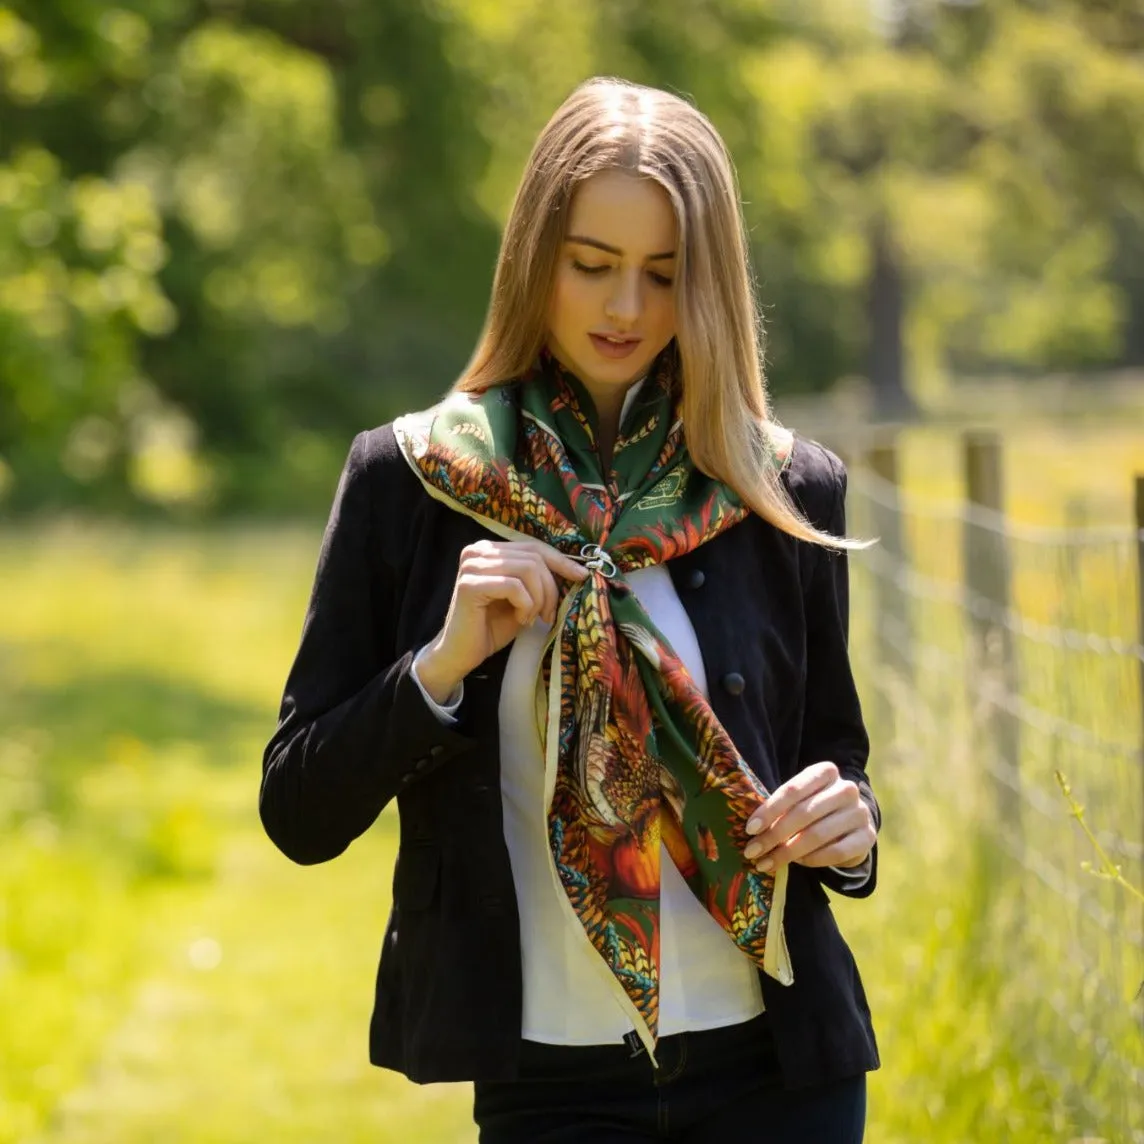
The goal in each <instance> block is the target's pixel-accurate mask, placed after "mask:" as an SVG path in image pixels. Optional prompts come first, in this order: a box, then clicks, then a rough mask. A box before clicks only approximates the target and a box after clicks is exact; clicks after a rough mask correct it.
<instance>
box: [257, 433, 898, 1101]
mask: <svg viewBox="0 0 1144 1144" xmlns="http://www.w3.org/2000/svg"><path fill="white" fill-rule="evenodd" d="M784 480H785V481H786V482H787V487H788V488H789V489H790V491H791V493H792V494H793V495H794V497H795V499H796V501H797V502H798V503H799V504H800V505H801V506H802V507H803V510H804V511H805V512H806V514H807V515H808V516H809V518H810V519H811V520H812V521H814V522H815V523H816V524H818V525H820V526H821V527H824V528H826V529H828V530H829V531H831V532H833V533H835V534H840V533H842V532H843V531H844V519H843V499H844V494H845V471H844V469H843V467H842V465H841V462H839V461H838V459H837V458H836V457H834V456H833V454H831V453H829V452H828V451H827V450H825V449H824V448H822V447H821V446H820V445H817V444H815V443H813V442H811V441H808V440H805V439H803V438H798V439H796V442H795V446H794V452H793V455H792V458H791V463H790V464H789V465H788V467H787V471H786V475H785V477H784ZM489 535H490V534H489V533H488V532H486V531H485V530H484V529H483V528H482V527H481V526H480V524H479V523H477V522H476V521H474V520H472V519H470V518H469V517H467V516H464V515H462V514H460V513H458V512H454V511H452V510H451V509H449V508H447V507H446V506H445V505H443V504H441V503H440V502H439V501H437V500H434V499H433V498H431V497H430V496H429V495H428V494H427V493H426V492H425V491H424V489H423V488H422V487H421V485H420V482H419V481H418V479H417V478H416V477H415V476H414V474H413V472H412V471H411V470H410V469H409V467H408V465H407V464H406V462H405V461H404V459H403V458H402V457H401V456H400V455H399V453H398V450H397V445H396V441H395V439H394V435H393V429H392V427H391V426H389V425H386V426H383V427H381V428H379V429H374V430H371V431H369V432H366V433H362V434H360V435H359V436H358V437H357V438H356V439H355V440H354V443H353V447H352V449H351V450H350V454H349V459H348V460H347V462H346V466H345V470H344V472H343V473H342V478H341V482H340V484H339V486H338V491H337V495H336V498H335V501H334V505H333V510H332V512H331V515H330V520H329V524H328V526H327V529H326V533H325V538H324V540H323V543H322V549H321V555H320V557H319V560H318V568H317V575H316V580H315V583H314V588H313V594H312V596H311V599H310V604H309V608H308V611H307V613H306V618H305V624H304V627H303V630H302V639H301V646H300V647H299V650H298V654H297V658H296V659H295V661H294V665H293V667H292V669H291V671H290V675H289V678H288V680H287V682H286V689H285V695H284V697H283V700H282V708H281V714H280V720H279V724H278V728H277V730H276V731H275V733H274V736H273V738H272V739H271V740H270V742H269V744H268V746H267V748H266V752H265V756H264V759H263V777H262V788H261V793H260V798H259V811H260V814H261V817H262V822H263V825H264V827H265V829H266V832H267V834H268V835H269V836H270V838H271V839H272V840H273V841H274V843H275V845H277V846H278V848H279V849H280V850H282V852H283V853H284V854H286V855H287V856H288V857H289V858H291V859H293V860H294V861H295V862H299V863H303V864H309V863H315V862H325V861H327V860H329V859H330V858H335V857H337V855H339V854H341V853H342V851H344V850H345V849H346V847H347V846H349V844H350V843H351V842H352V841H353V840H354V839H355V838H357V837H358V836H359V835H360V834H362V833H363V832H364V831H365V830H367V829H368V828H369V826H370V825H371V824H372V823H373V821H374V820H375V819H376V818H377V816H378V814H379V813H380V811H381V810H382V808H383V807H384V806H385V805H386V804H387V803H389V802H390V801H391V800H392V799H394V798H396V799H397V807H398V813H399V818H400V830H401V841H400V850H399V854H398V862H397V868H396V871H395V875H394V882H393V910H392V913H391V915H390V918H389V924H388V927H387V929H386V933H385V938H384V943H383V947H382V951H381V960H380V966H379V969H378V975H377V983H376V997H375V1005H374V1012H373V1019H372V1021H371V1025H370V1037H369V1049H370V1060H371V1061H372V1062H373V1063H374V1064H376V1065H380V1066H383V1067H386V1068H392V1069H396V1070H397V1071H398V1072H402V1073H404V1074H405V1075H406V1076H407V1077H409V1078H411V1079H412V1080H414V1081H418V1082H428V1081H455V1080H496V1079H507V1078H511V1077H513V1076H514V1075H515V1071H516V1067H517V1055H518V1046H519V1043H520V1027H521V948H520V932H519V917H518V913H517V903H516V897H515V891H514V887H513V879H512V871H511V869H510V866H509V855H508V849H507V847H506V845H505V841H504V834H503V829H502V819H501V813H502V812H501V796H500V781H499V776H500V764H499V750H498V728H497V706H498V698H499V695H500V689H501V680H502V677H503V673H504V666H505V661H506V660H507V658H508V652H509V648H507V647H506V648H504V649H503V650H502V651H500V652H498V653H497V654H496V655H494V656H492V657H491V658H490V659H488V660H486V661H485V663H484V664H482V665H481V667H480V668H478V669H477V670H476V671H474V672H472V673H471V674H470V675H469V676H468V677H467V678H466V680H465V698H464V703H463V705H462V708H461V711H460V712H459V718H460V721H459V722H458V723H457V724H456V725H455V726H452V727H450V726H446V725H443V724H442V723H441V722H440V720H439V719H438V718H437V717H436V715H435V714H434V713H433V711H432V710H431V709H430V707H429V706H428V705H427V704H426V702H425V700H424V698H423V697H422V694H421V692H420V690H419V689H418V687H417V685H416V683H415V681H414V679H413V677H412V676H411V675H410V663H411V662H412V659H413V655H414V653H415V652H416V651H417V650H418V649H420V648H421V647H422V646H423V645H424V644H425V643H427V642H428V641H429V640H431V639H432V638H433V636H434V635H436V634H437V632H438V631H439V630H440V628H441V626H442V624H443V622H444V619H445V615H446V612H447V609H448V605H449V602H450V599H451V596H452V589H453V582H454V579H455V577H456V572H457V566H458V561H459V558H460V552H461V549H462V548H463V547H464V546H465V545H467V544H470V543H472V542H474V541H476V540H480V539H482V538H486V537H488V536H489ZM667 567H668V571H669V572H670V574H671V577H672V581H673V583H674V585H675V588H676V590H677V591H678V593H679V595H680V597H681V599H682V602H683V605H684V607H685V609H686V611H687V614H688V616H689V617H690V619H691V623H692V624H693V625H694V627H695V632H696V635H697V637H698V640H699V646H700V650H701V652H702V654H703V661H704V665H705V667H706V669H707V677H708V679H709V680H710V681H711V705H712V707H713V709H714V711H715V714H716V715H717V716H718V717H719V719H720V720H721V722H722V723H723V725H724V727H725V728H726V729H727V731H728V733H729V734H730V735H731V738H732V739H733V741H734V742H735V745H736V746H737V747H738V748H739V750H740V751H741V753H742V754H743V757H744V758H745V759H746V760H747V762H748V763H749V765H750V766H751V767H752V768H753V769H754V771H755V772H756V773H757V774H758V775H759V777H760V778H761V779H762V780H763V782H764V783H765V784H766V786H767V787H768V789H774V788H775V787H777V786H778V785H779V784H780V783H781V782H782V781H784V780H785V779H787V778H790V777H791V776H792V775H793V774H795V773H796V772H797V771H798V770H799V769H800V768H801V767H802V766H804V765H806V764H808V763H812V762H816V761H818V760H822V759H829V760H832V761H833V762H835V763H837V764H838V766H839V767H840V769H841V771H842V774H843V775H844V776H845V777H847V778H850V779H853V780H854V781H855V782H857V783H858V784H859V787H860V790H861V793H862V796H863V798H864V799H865V800H866V802H867V803H868V805H869V806H870V809H871V811H872V812H873V815H874V821H875V823H877V824H880V812H879V810H878V805H877V802H876V800H875V798H874V795H873V793H872V791H871V790H870V786H869V783H868V782H867V778H866V771H865V764H866V757H867V751H868V742H867V737H866V731H865V729H864V726H863V722H862V715H861V710H860V707H859V702H858V696H857V693H856V690H855V687H854V680H853V677H852V675H851V671H850V664H849V659H848V655H847V649H846V629H847V617H848V601H847V594H848V593H847V565H846V558H845V556H844V555H835V554H832V553H829V552H827V551H826V550H824V549H821V548H819V547H817V546H814V545H810V544H807V543H805V542H802V541H797V540H795V539H793V538H792V537H790V536H787V535H786V534H784V533H782V532H780V531H779V530H778V529H776V528H774V527H773V526H771V525H769V524H767V523H765V522H764V521H763V520H762V519H761V518H759V517H757V516H755V515H753V514H752V515H751V516H750V517H748V518H747V519H746V520H744V521H742V522H741V523H739V524H737V525H735V526H734V527H732V528H730V529H728V530H727V531H725V532H723V533H721V534H720V535H719V536H717V537H716V538H715V539H714V540H711V541H709V542H708V543H707V544H705V545H703V546H701V547H700V548H698V549H696V550H695V551H693V552H690V553H688V554H687V555H685V556H681V557H679V558H677V559H674V560H671V561H669V562H668V564H667ZM868 861H869V862H870V863H871V867H872V869H871V876H870V878H869V880H868V881H867V882H866V883H865V884H864V885H862V886H861V887H860V888H859V889H857V890H847V889H845V887H844V883H843V880H842V879H840V878H839V877H838V876H837V875H835V874H833V873H832V872H831V871H828V870H812V869H809V868H806V867H803V866H799V865H797V864H796V865H793V866H792V867H791V870H790V881H789V887H788V896H787V905H786V915H785V928H786V936H787V943H788V946H789V949H790V956H791V963H792V966H793V970H794V984H793V985H790V986H784V985H781V984H779V983H778V982H776V981H773V980H772V979H771V978H769V977H767V976H766V975H763V974H760V978H761V982H762V990H763V998H764V1002H765V1004H766V1009H767V1012H768V1014H769V1017H770V1020H769V1025H770V1027H771V1029H772V1030H773V1035H774V1038H775V1042H776V1048H777V1051H778V1056H779V1059H780V1060H781V1062H782V1068H783V1076H784V1081H785V1083H786V1084H787V1086H788V1087H798V1086H801V1085H808V1084H815V1083H824V1082H826V1081H829V1080H831V1079H834V1078H837V1077H843V1076H847V1075H852V1074H855V1073H860V1072H863V1071H866V1070H869V1069H874V1068H877V1067H878V1052H877V1047H876V1044H875V1040H874V1032H873V1028H872V1025H871V1021H870V1012H869V1009H868V1007H867V1004H866V997H865V993H864V992H863V988H862V983H861V981H860V979H859V976H858V970H857V968H856V966H855V964H854V959H853V958H852V956H851V954H850V950H849V948H848V947H847V945H846V943H845V941H844V940H843V938H842V936H841V934H840V933H839V931H838V928H837V926H836V925H835V921H834V917H833V915H832V913H831V909H830V904H829V900H828V898H827V895H826V893H825V891H824V890H823V885H824V884H825V885H826V886H829V887H831V888H832V889H834V890H837V891H838V892H845V893H849V894H852V895H853V896H856V897H864V896H866V895H867V894H869V893H871V892H872V891H873V889H874V885H875V882H876V880H877V851H876V849H875V852H874V854H873V855H872V856H871V858H870V859H868ZM363 904H364V903H363Z"/></svg>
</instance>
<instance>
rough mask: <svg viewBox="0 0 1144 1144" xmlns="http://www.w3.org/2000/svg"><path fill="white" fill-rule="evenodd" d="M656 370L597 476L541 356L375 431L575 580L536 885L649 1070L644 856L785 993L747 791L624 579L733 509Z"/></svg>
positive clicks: (556, 369)
mask: <svg viewBox="0 0 1144 1144" xmlns="http://www.w3.org/2000/svg"><path fill="white" fill-rule="evenodd" d="M674 362H675V355H674V350H673V348H671V347H669V349H668V350H667V351H665V352H664V353H663V354H661V355H660V357H659V358H658V359H657V361H656V363H655V365H654V366H653V367H652V372H651V374H650V375H649V376H648V378H647V379H646V380H645V382H644V383H643V388H642V389H641V390H640V392H639V393H638V395H637V397H636V399H635V400H634V401H633V403H632V407H631V409H630V411H629V413H628V415H627V416H626V417H625V419H624V424H623V425H622V426H621V431H620V433H619V435H618V438H617V440H616V443H615V449H614V457H613V461H612V465H611V468H610V470H609V471H608V472H606V473H605V472H604V471H603V469H602V466H601V461H600V456H599V453H598V451H597V448H596V433H595V426H594V418H595V406H594V404H593V402H592V400H591V397H590V395H589V394H588V393H587V391H586V390H585V389H584V387H583V384H582V383H581V382H580V381H579V379H578V378H576V377H575V376H574V375H573V374H572V373H570V372H569V371H568V370H566V369H564V368H563V367H562V366H560V365H559V363H557V362H556V361H555V359H554V358H552V357H551V356H550V355H549V354H547V353H544V354H542V356H541V360H540V362H539V364H538V365H537V366H536V367H534V369H533V370H532V371H531V372H530V373H529V374H528V375H527V376H525V377H523V378H521V379H520V380H519V381H518V382H517V383H515V384H510V385H507V386H500V387H495V388H492V389H489V390H487V391H486V392H485V393H483V394H480V395H473V394H463V393H455V394H451V395H449V396H448V397H447V398H446V399H445V400H444V401H442V402H441V403H440V404H439V405H437V406H435V407H434V408H432V409H430V410H428V411H426V412H424V413H416V414H410V415H408V416H406V417H402V418H400V419H399V420H398V421H397V422H396V423H395V431H396V435H397V441H398V444H399V446H400V448H401V451H402V453H403V455H404V456H405V458H406V460H407V461H408V462H409V464H410V466H411V467H412V468H413V471H414V472H415V473H416V474H417V476H418V477H419V478H420V479H421V481H422V482H423V484H424V485H425V488H426V490H427V491H428V492H429V493H430V494H431V495H432V496H434V497H436V498H437V499H439V500H441V501H443V502H444V503H445V504H447V505H449V507H450V508H453V509H455V510H456V511H458V512H462V513H466V514H467V515H469V516H472V517H475V518H476V519H477V520H479V521H480V522H481V523H482V524H483V525H484V526H485V527H486V528H488V529H489V530H490V531H491V532H493V533H495V534H496V535H498V536H501V537H505V538H508V539H517V540H520V539H525V538H533V539H539V540H542V541H544V542H545V543H546V544H550V545H552V546H553V547H554V548H557V549H559V550H560V551H561V552H564V553H566V554H568V555H570V556H573V557H575V558H576V559H579V560H583V561H584V562H585V563H586V565H587V566H588V567H589V568H590V569H592V571H593V573H594V574H593V575H592V576H589V577H587V578H586V579H585V580H584V581H583V582H581V583H576V584H572V585H570V586H565V585H563V584H561V591H562V592H564V595H563V599H562V601H561V605H560V608H559V610H558V613H557V619H556V623H555V624H554V625H553V628H552V632H551V633H550V635H549V637H548V640H547V642H546V644H545V649H544V654H543V656H542V661H541V667H540V670H539V672H538V676H537V680H536V714H537V726H538V729H539V732H540V739H541V743H542V744H543V747H544V761H545V793H546V797H547V800H548V805H547V826H548V830H547V833H548V839H549V844H550V852H551V858H552V864H551V868H552V874H553V878H554V881H555V883H556V891H557V893H558V894H559V895H560V897H561V898H562V900H564V901H566V903H567V904H568V905H569V907H570V909H571V912H572V914H574V916H575V921H576V924H577V925H578V926H579V927H582V928H583V931H584V933H585V934H586V935H587V937H588V939H589V940H590V941H591V943H592V946H593V947H594V948H595V950H596V952H597V953H598V954H599V956H600V958H601V959H602V961H601V963H600V964H601V967H602V968H606V971H607V972H608V974H609V978H610V981H611V984H612V986H613V989H614V991H615V994H616V997H617V1000H618V1001H619V1002H620V1004H621V1005H622V1006H623V1008H624V1010H625V1011H626V1012H627V1013H628V1015H629V1016H630V1017H631V1019H632V1021H633V1024H634V1027H635V1029H636V1031H637V1033H638V1034H639V1036H640V1038H641V1040H642V1041H643V1043H644V1045H645V1047H646V1048H647V1049H648V1052H649V1053H651V1054H652V1056H653V1059H654V1049H655V1043H656V1040H657V1036H658V1024H659V895H660V865H659V864H660V853H661V843H662V844H663V846H664V847H665V848H666V850H667V852H668V854H669V855H670V857H671V859H672V861H673V862H674V863H675V865H676V866H677V868H678V869H679V871H680V873H681V874H682V875H683V877H684V879H685V880H686V882H687V885H688V886H689V887H690V889H691V891H692V893H694V894H695V896H696V898H698V900H699V901H700V902H701V903H702V904H703V905H704V906H705V907H706V909H707V911H708V912H709V913H710V914H711V916H712V917H713V918H715V919H716V920H717V921H718V922H719V924H720V925H721V926H722V927H723V929H724V930H725V931H726V932H727V934H728V935H729V936H730V938H731V940H732V941H734V942H735V944H736V945H737V946H738V947H739V948H740V949H741V950H742V951H743V952H744V953H745V954H746V955H747V956H748V957H750V958H751V960H752V961H753V962H754V963H755V964H756V965H758V966H759V967H760V968H762V969H763V970H764V971H765V972H766V973H768V974H769V975H770V976H772V977H774V978H776V979H777V980H779V981H782V982H783V983H785V984H789V983H790V982H791V981H792V980H793V975H792V973H791V968H790V962H789V956H788V954H787V949H786V942H785V938H784V936H783V931H782V915H783V904H784V901H785V897H786V875H787V869H786V867H785V866H783V867H782V868H780V870H779V871H778V872H777V873H776V874H774V875H770V874H760V873H758V872H756V871H755V870H754V868H753V867H751V866H750V865H749V864H748V863H747V862H746V861H745V860H744V858H743V848H744V847H745V846H746V844H747V842H748V841H749V836H748V835H747V833H746V829H745V828H746V824H747V819H748V818H749V816H750V815H751V814H752V812H753V811H754V810H755V809H756V808H757V807H758V805H759V803H760V801H761V800H763V799H764V798H765V797H766V795H767V792H766V790H765V789H764V787H763V785H762V784H761V783H760V782H759V780H758V778H756V777H755V775H754V774H753V773H752V771H751V770H750V768H749V767H748V766H747V764H746V763H745V762H744V760H743V758H742V757H741V756H740V754H739V752H738V751H737V750H736V748H735V744H734V743H732V741H731V739H730V737H729V736H728V734H727V732H726V731H725V730H724V729H723V727H722V725H721V724H720V723H719V720H718V719H717V718H716V717H715V714H714V712H712V710H711V706H710V704H709V703H708V702H707V700H706V699H705V698H704V697H703V694H702V693H701V692H700V690H699V689H698V687H696V685H695V682H694V681H693V680H692V678H691V676H690V675H689V674H688V672H687V670H686V668H685V667H684V666H683V664H682V662H681V661H680V659H679V657H678V656H677V655H676V654H675V652H674V651H673V650H672V649H671V647H670V645H669V644H668V642H667V640H666V639H665V638H664V636H663V635H662V633H660V632H659V631H658V629H657V628H656V627H655V625H654V624H653V623H652V621H651V620H650V618H649V617H648V615H647V613H646V612H645V610H644V608H643V606H642V605H641V604H640V602H639V600H638V599H637V597H636V595H635V593H634V592H633V591H632V589H631V587H630V586H629V584H628V582H627V580H626V573H628V572H631V571H632V570H634V569H636V568H646V567H649V566H650V565H653V564H660V563H662V562H663V561H665V560H670V559H672V558H674V557H677V556H681V555H683V553H685V552H690V551H692V550H693V549H695V548H698V547H699V546H700V545H701V544H704V543H706V542H707V541H708V540H711V539H712V538H713V537H715V536H718V535H719V533H721V532H722V531H723V530H724V529H727V528H730V527H732V526H733V525H735V524H737V523H738V522H739V521H741V520H743V519H744V517H746V516H747V515H748V511H749V510H748V509H747V508H746V507H745V506H744V505H743V503H742V501H741V500H740V498H739V497H738V496H737V495H736V494H735V492H734V491H733V490H731V489H730V488H728V487H727V486H726V485H724V484H722V483H720V482H718V481H716V480H714V479H712V478H710V477H707V476H705V475H704V474H702V473H701V472H700V471H699V470H698V469H697V468H696V467H695V465H694V463H693V461H692V460H691V456H690V453H689V452H688V449H687V445H686V442H685V440H684V434H683V427H682V424H681V421H680V413H679V401H678V387H677V386H675V385H674V384H673V378H674V376H675V372H676V369H675V365H674ZM775 463H776V465H777V464H779V460H778V459H777V458H776V461H775ZM558 582H559V581H558ZM768 939H769V940H768Z"/></svg>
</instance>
